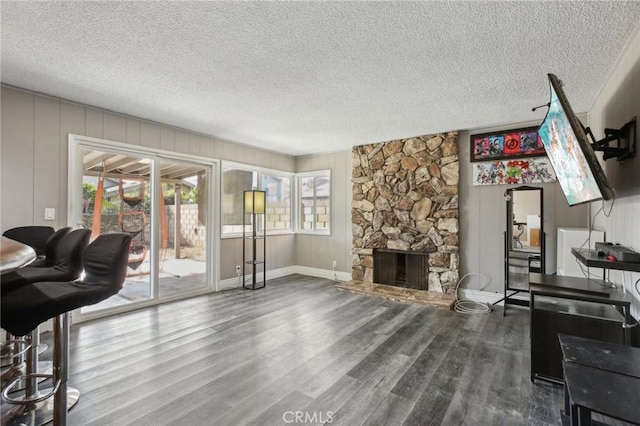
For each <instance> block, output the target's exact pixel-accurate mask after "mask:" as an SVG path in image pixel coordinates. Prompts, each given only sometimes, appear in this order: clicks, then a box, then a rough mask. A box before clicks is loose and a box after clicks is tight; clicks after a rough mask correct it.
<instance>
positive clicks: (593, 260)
mask: <svg viewBox="0 0 640 426" xmlns="http://www.w3.org/2000/svg"><path fill="white" fill-rule="evenodd" d="M571 254H573V255H574V256H575V257H577V258H578V260H579V261H580V262H581V263H582V264H584V265H585V266H588V267H589V268H602V269H615V270H618V271H633V272H640V263H631V262H620V261H616V260H608V259H607V258H606V257H604V256H594V255H592V254H591V252H590V251H589V250H588V249H578V248H572V249H571Z"/></svg>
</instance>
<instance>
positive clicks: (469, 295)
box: [458, 288, 529, 306]
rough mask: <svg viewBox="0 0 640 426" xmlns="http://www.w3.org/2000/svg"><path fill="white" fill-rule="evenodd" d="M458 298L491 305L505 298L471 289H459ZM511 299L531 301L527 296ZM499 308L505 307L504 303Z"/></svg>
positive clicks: (520, 295) (501, 294) (521, 295)
mask: <svg viewBox="0 0 640 426" xmlns="http://www.w3.org/2000/svg"><path fill="white" fill-rule="evenodd" d="M458 297H459V298H460V299H462V300H473V301H475V302H481V303H489V304H490V305H493V304H494V303H496V302H497V301H498V300H500V299H502V298H503V297H504V294H503V293H493V292H490V291H481V290H469V289H464V288H461V289H458ZM509 299H518V300H527V301H528V300H529V297H528V296H527V295H525V294H517V295H515V296H512V297H509ZM497 306H504V302H500V303H498V304H497Z"/></svg>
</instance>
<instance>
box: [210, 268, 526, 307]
mask: <svg viewBox="0 0 640 426" xmlns="http://www.w3.org/2000/svg"><path fill="white" fill-rule="evenodd" d="M291 274H302V275H308V276H311V277H318V278H326V279H329V280H335V281H350V280H351V273H350V272H343V271H335V273H334V271H332V270H331V269H320V268H312V267H309V266H298V265H296V266H288V267H286V268H279V269H272V270H270V271H267V279H268V280H269V279H273V278H280V277H284V276H286V275H291ZM238 287H241V283H240V280H239V279H238V278H229V279H226V280H221V281H220V282H218V291H220V290H227V289H231V288H238ZM458 292H459V297H460V299H462V300H473V301H476V302H481V303H489V304H490V305H493V304H494V303H495V302H497V301H498V300H500V299H502V298H503V293H493V292H490V291H482V290H470V289H464V288H461V289H459V290H458ZM510 298H512V299H519V300H529V296H528V295H526V294H517V295H515V296H513V297H510ZM503 305H504V302H500V303H498V304H497V306H503Z"/></svg>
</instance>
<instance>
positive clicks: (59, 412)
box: [1, 313, 80, 426]
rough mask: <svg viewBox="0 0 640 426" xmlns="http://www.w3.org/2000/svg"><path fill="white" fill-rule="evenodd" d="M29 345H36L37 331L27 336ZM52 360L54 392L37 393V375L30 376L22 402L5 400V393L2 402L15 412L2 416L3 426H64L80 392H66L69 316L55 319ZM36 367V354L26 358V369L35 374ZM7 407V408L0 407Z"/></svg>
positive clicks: (42, 391) (60, 316) (74, 390)
mask: <svg viewBox="0 0 640 426" xmlns="http://www.w3.org/2000/svg"><path fill="white" fill-rule="evenodd" d="M30 338H31V340H32V344H33V345H34V346H35V345H37V342H38V341H39V334H38V331H37V329H36V330H34V331H32V332H31V334H30ZM53 339H54V359H53V383H54V385H53V388H47V389H42V390H40V389H38V382H37V378H38V377H39V376H41V375H39V374H29V375H28V376H27V382H26V385H27V387H26V395H25V397H24V398H23V399H24V401H19V400H18V401H15V400H13V399H8V398H7V395H6V394H5V392H3V394H2V398H3V400H4V401H6V402H10V403H11V404H12V405H14V407H15V408H13V409H10V410H8V411H7V412H6V413H5V412H4V409H3V413H2V422H1V424H2V426H4V425H12V426H13V425H16V426H17V425H20V426H23V425H29V426H41V425H44V424H45V423H48V422H50V421H52V420H53V422H54V426H65V425H66V421H67V410H69V409H71V408H72V407H73V406H74V405H75V404H76V403H77V402H78V399H79V398H80V392H79V391H78V390H77V389H75V388H68V387H67V381H68V378H69V315H68V313H65V314H62V315H59V316H57V317H55V319H54V330H53ZM37 365H38V354H37V351H33V354H32V355H31V356H29V355H27V367H28V369H30V370H31V371H35V366H37ZM3 405H7V406H8V405H9V404H3Z"/></svg>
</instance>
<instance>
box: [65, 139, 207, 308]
mask: <svg viewBox="0 0 640 426" xmlns="http://www.w3.org/2000/svg"><path fill="white" fill-rule="evenodd" d="M78 138H79V139H80V140H79V141H76V143H75V144H74V143H71V144H70V156H69V160H70V162H69V169H70V177H69V197H70V211H69V223H70V224H73V225H74V226H83V227H85V228H88V229H91V230H92V237H91V238H92V240H93V239H95V238H96V237H97V236H98V235H100V234H107V233H114V232H122V233H126V234H129V235H131V237H132V245H131V250H130V253H129V263H128V268H127V277H126V280H125V283H124V287H123V288H122V290H121V291H120V292H119V293H118V294H117V295H114V296H112V297H111V298H109V299H107V300H105V301H103V302H101V303H99V304H96V305H92V306H87V307H83V308H82V309H81V310H80V311H79V312H78V313H76V315H75V316H74V320H83V319H87V318H93V317H96V316H102V315H107V314H110V313H114V312H119V311H123V310H129V309H132V308H136V307H139V306H141V305H149V304H156V303H160V302H162V301H164V300H172V299H175V298H179V297H184V296H185V295H188V294H199V293H202V292H206V291H209V290H211V289H213V286H212V283H213V282H214V279H213V269H214V268H213V263H214V262H213V256H211V254H212V250H211V245H212V241H213V236H212V231H213V229H214V227H213V226H211V225H210V222H211V221H212V208H211V202H210V201H211V199H212V198H213V197H212V196H211V194H212V188H211V181H212V178H213V170H214V166H215V165H214V164H207V163H203V162H201V161H195V160H191V159H189V158H184V157H186V156H179V155H178V154H176V155H175V157H176V158H173V157H172V156H171V155H170V154H168V153H166V152H153V151H152V150H148V149H142V148H140V149H138V148H137V147H130V146H128V145H123V144H116V143H109V142H107V141H104V143H102V144H100V143H96V142H95V140H87V141H84V140H83V139H84V138H83V137H78ZM86 139H89V138H86Z"/></svg>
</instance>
